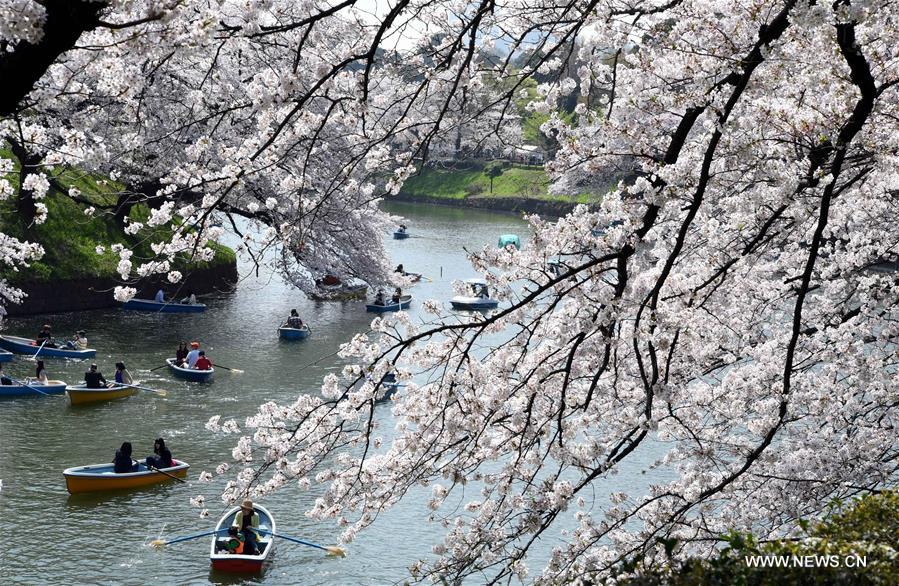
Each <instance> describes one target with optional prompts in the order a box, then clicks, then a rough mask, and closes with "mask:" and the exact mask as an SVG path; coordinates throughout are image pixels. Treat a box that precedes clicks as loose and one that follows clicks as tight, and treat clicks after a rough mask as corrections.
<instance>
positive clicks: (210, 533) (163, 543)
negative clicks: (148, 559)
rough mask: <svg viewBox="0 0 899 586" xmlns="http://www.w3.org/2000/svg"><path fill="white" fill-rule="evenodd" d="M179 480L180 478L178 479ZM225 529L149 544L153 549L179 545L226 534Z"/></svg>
mask: <svg viewBox="0 0 899 586" xmlns="http://www.w3.org/2000/svg"><path fill="white" fill-rule="evenodd" d="M179 480H180V478H179ZM226 531H227V529H213V530H212V531H204V532H203V533H195V534H194V535H187V536H185V537H178V538H175V539H169V540H168V541H163V540H162V539H154V540H153V541H151V542H150V545H152V546H153V547H163V546H166V545H171V544H173V543H180V542H182V541H190V540H191V539H197V538H200V537H206V536H207V535H214V534H216V533H220V532H226Z"/></svg>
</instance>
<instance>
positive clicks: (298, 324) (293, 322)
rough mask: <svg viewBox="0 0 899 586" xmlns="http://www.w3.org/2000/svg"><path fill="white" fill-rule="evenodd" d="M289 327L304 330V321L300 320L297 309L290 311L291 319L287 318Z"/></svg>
mask: <svg viewBox="0 0 899 586" xmlns="http://www.w3.org/2000/svg"><path fill="white" fill-rule="evenodd" d="M287 327H289V328H294V329H297V330H299V329H302V328H303V320H302V319H300V314H299V313H297V310H296V309H291V310H290V317H288V318H287Z"/></svg>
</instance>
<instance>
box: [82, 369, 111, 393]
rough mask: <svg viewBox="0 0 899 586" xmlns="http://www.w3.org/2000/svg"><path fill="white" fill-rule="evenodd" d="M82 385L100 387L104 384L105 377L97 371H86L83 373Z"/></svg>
mask: <svg viewBox="0 0 899 586" xmlns="http://www.w3.org/2000/svg"><path fill="white" fill-rule="evenodd" d="M84 386H86V387H87V388H89V389H102V388H103V387H105V386H106V379H105V378H103V374H102V373H101V372H99V371H97V372H91V371H87V372H85V373H84Z"/></svg>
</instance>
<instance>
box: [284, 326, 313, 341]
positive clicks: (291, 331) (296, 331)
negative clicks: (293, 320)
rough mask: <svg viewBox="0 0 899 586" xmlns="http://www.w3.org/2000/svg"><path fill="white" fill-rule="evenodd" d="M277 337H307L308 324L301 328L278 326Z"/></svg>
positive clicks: (296, 338)
mask: <svg viewBox="0 0 899 586" xmlns="http://www.w3.org/2000/svg"><path fill="white" fill-rule="evenodd" d="M278 337H279V338H282V339H284V340H302V339H303V338H308V337H309V326H303V327H301V328H288V327H287V326H281V327H280V328H278Z"/></svg>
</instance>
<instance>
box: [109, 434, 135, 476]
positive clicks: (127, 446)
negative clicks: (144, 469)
mask: <svg viewBox="0 0 899 586" xmlns="http://www.w3.org/2000/svg"><path fill="white" fill-rule="evenodd" d="M112 463H113V471H114V472H115V473H116V474H125V473H127V472H137V469H138V464H137V462H135V461H134V460H133V459H132V458H131V442H123V443H122V447H121V448H119V449H118V450H116V451H115V457H114V458H113V459H112Z"/></svg>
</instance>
